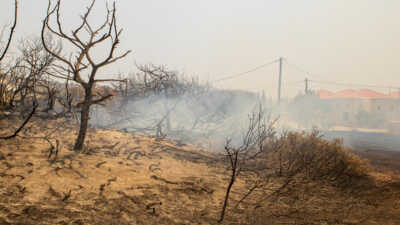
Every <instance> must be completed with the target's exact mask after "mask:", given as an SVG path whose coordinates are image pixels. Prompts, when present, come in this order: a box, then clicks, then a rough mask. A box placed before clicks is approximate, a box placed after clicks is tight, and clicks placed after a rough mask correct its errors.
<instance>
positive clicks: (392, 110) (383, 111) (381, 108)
mask: <svg viewBox="0 0 400 225" xmlns="http://www.w3.org/2000/svg"><path fill="white" fill-rule="evenodd" d="M316 94H317V96H319V98H320V99H321V100H323V101H324V102H327V103H328V104H330V105H331V106H332V110H331V112H329V115H327V119H329V120H332V121H334V123H335V125H343V126H351V127H365V128H390V127H392V126H393V125H394V124H396V123H398V121H400V93H399V92H394V93H391V94H383V93H379V92H376V91H373V90H370V89H360V90H353V89H346V90H342V91H339V92H330V91H328V90H319V91H317V92H316Z"/></svg>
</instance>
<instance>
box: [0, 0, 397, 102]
mask: <svg viewBox="0 0 400 225" xmlns="http://www.w3.org/2000/svg"><path fill="white" fill-rule="evenodd" d="M12 2H13V0H1V1H0V14H1V15H0V24H7V23H9V22H10V19H9V18H8V17H9V16H10V15H11V14H12V5H13V4H12ZM88 2H89V1H87V0H68V1H66V0H63V1H62V4H63V5H62V6H63V10H62V14H63V17H64V21H65V24H66V26H67V27H68V26H69V27H72V26H73V25H74V24H76V22H77V21H78V19H79V17H78V16H79V14H81V13H82V12H83V10H84V8H83V7H84V6H85V5H87V3H88ZM47 3H48V2H47V0H20V7H21V8H20V15H21V16H20V20H19V26H18V28H17V37H16V38H17V39H16V40H19V39H21V38H22V37H24V36H27V35H30V36H33V35H39V34H40V33H39V32H40V28H41V21H42V19H43V17H44V15H45V10H46V7H47ZM104 3H105V0H97V6H98V7H97V8H95V12H96V13H95V15H94V16H93V17H92V19H91V21H94V22H96V21H99V20H101V19H102V17H101V15H104V14H103V13H104V8H103V6H104ZM117 8H118V15H117V16H118V22H119V25H120V27H121V28H123V29H124V32H123V34H122V38H121V45H120V49H131V50H132V51H133V53H132V54H131V55H130V57H128V58H127V59H125V60H124V62H123V63H119V64H117V65H111V68H110V70H108V71H105V72H103V73H109V72H110V71H112V72H118V71H121V72H129V71H133V70H134V66H133V62H134V61H135V60H136V61H137V62H138V63H148V62H151V63H154V64H164V65H167V66H168V67H169V68H171V69H176V70H180V71H182V72H184V73H186V74H187V75H196V76H199V77H200V78H202V79H208V80H216V79H219V78H222V77H224V76H229V75H232V74H236V73H239V72H242V71H246V70H248V69H251V68H254V67H256V66H258V65H261V64H263V63H265V62H268V61H271V60H273V59H275V58H278V57H280V56H282V57H285V58H286V59H287V60H288V62H289V63H294V64H296V65H297V66H299V67H301V68H303V69H305V70H307V71H309V72H311V73H312V74H311V75H305V74H304V73H302V72H300V71H298V70H296V69H294V67H293V66H292V67H290V66H289V65H287V64H284V67H283V72H284V74H283V76H284V86H283V95H284V96H285V95H293V94H296V93H297V92H298V91H300V90H302V89H303V88H304V85H303V84H302V83H292V82H293V81H300V80H303V79H304V78H305V77H306V76H307V77H309V78H310V79H314V80H320V81H335V82H340V83H361V84H372V85H384V86H388V85H392V86H399V87H400V67H399V64H400V63H399V62H400V13H399V12H400V1H399V0H330V1H328V0H301V1H300V0H292V1H289V0H281V1H277V0H275V1H270V0H248V1H244V0H241V1H239V0H201V1H194V0H146V1H143V0H142V1H138V0H136V1H135V0H117ZM17 44H18V42H17V41H16V42H13V45H14V46H16V45H17ZM277 75H278V65H277V64H275V65H273V66H270V67H266V68H264V69H261V70H258V71H256V72H254V73H251V74H248V75H247V76H243V77H241V78H238V79H233V80H229V81H225V82H220V83H217V85H218V86H221V87H225V88H238V89H247V90H256V91H259V90H263V89H264V90H266V92H267V93H268V94H269V95H272V96H275V95H276V88H277ZM311 87H312V88H314V89H318V88H321V87H323V88H328V89H337V88H346V87H336V86H327V85H322V84H316V83H315V84H311ZM381 91H388V89H381Z"/></svg>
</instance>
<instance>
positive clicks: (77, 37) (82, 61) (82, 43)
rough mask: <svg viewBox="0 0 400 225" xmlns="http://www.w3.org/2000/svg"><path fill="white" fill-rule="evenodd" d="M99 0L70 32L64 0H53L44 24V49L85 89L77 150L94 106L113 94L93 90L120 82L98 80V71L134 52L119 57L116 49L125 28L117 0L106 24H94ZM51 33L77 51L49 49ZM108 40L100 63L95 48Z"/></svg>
mask: <svg viewBox="0 0 400 225" xmlns="http://www.w3.org/2000/svg"><path fill="white" fill-rule="evenodd" d="M95 2H96V1H95V0H93V1H92V3H91V4H90V6H89V7H88V8H87V9H86V11H85V13H84V14H83V15H81V23H80V25H79V26H78V27H77V28H75V29H73V30H72V31H71V32H68V33H67V32H66V31H65V30H64V28H63V26H62V23H63V21H62V19H61V13H60V9H61V0H57V1H56V3H55V5H54V6H52V2H51V0H49V5H48V8H47V13H46V17H45V19H44V20H43V24H42V33H41V37H42V42H43V45H44V48H45V49H46V51H48V52H49V53H50V54H52V55H53V56H54V57H56V58H57V59H58V60H59V61H60V62H61V64H62V65H63V66H64V68H65V71H68V72H70V73H71V74H72V77H71V78H68V77H65V76H64V77H63V78H64V79H71V80H73V81H75V82H77V83H79V84H80V86H81V87H82V88H83V89H84V100H83V101H82V102H81V103H79V104H78V106H79V107H80V109H81V111H80V129H79V134H78V137H77V139H76V141H75V146H74V149H75V150H76V151H80V150H81V149H82V147H83V144H84V141H85V136H86V131H87V127H88V121H89V111H90V106H91V105H93V104H98V103H101V102H102V101H104V100H106V99H107V98H109V97H111V95H107V96H101V97H98V98H97V99H94V94H93V92H94V87H95V85H96V83H98V82H110V81H118V80H116V79H96V74H97V72H98V71H99V70H100V69H101V68H103V67H105V66H107V65H109V64H112V63H114V62H116V61H118V60H120V59H122V58H124V57H125V56H127V55H128V54H129V53H130V51H126V52H124V53H122V54H120V55H118V56H115V50H116V48H117V46H118V44H119V42H120V39H119V37H120V35H121V32H122V29H119V28H118V27H117V21H116V8H115V2H114V3H113V5H112V8H111V9H110V8H108V7H107V14H106V16H105V21H104V23H102V24H101V25H100V26H99V27H97V28H94V27H93V25H91V24H90V23H89V20H88V17H89V16H90V14H91V12H92V9H93V6H94V4H95ZM52 19H55V21H54V24H55V25H54V26H53V23H51V20H52ZM47 33H49V34H51V35H54V36H55V37H57V38H59V39H60V40H62V41H64V42H67V43H69V44H70V45H72V46H73V47H74V48H75V49H77V51H76V52H73V53H71V57H70V58H65V57H64V56H62V54H57V53H55V52H53V51H52V50H51V49H50V48H48V45H47V43H46V38H45V36H46V34H47ZM84 37H85V38H84ZM107 41H110V46H109V49H108V53H107V55H106V56H105V57H104V59H103V60H101V61H98V62H96V60H94V58H93V55H92V51H93V50H94V49H96V48H97V47H100V45H104V44H105V43H106V42H107ZM84 75H87V77H84Z"/></svg>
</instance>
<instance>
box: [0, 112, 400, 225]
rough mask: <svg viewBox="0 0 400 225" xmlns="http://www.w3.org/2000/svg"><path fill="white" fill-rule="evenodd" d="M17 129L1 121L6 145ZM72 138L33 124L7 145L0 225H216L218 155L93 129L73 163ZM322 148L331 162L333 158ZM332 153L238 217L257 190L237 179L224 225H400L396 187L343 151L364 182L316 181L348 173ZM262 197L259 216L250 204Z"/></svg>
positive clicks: (59, 127)
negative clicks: (330, 171) (53, 150)
mask: <svg viewBox="0 0 400 225" xmlns="http://www.w3.org/2000/svg"><path fill="white" fill-rule="evenodd" d="M13 126H18V123H16V122H15V120H7V119H3V120H1V121H0V128H1V130H0V135H3V134H5V133H7V132H10V130H11V127H13ZM75 135H76V127H74V126H73V125H71V124H69V123H66V122H65V121H63V120H58V121H41V120H39V119H35V120H34V121H33V123H32V124H30V125H29V127H28V128H27V129H25V130H24V131H22V132H21V136H24V137H25V138H24V137H17V138H16V139H12V140H7V141H6V140H1V141H0V152H1V154H0V224H215V221H216V220H217V218H218V213H219V210H220V207H221V203H222V200H223V196H224V191H225V189H226V185H227V179H228V178H229V177H228V175H227V173H226V171H225V170H224V167H222V164H220V163H219V161H218V160H217V156H216V155H213V154H211V153H207V152H205V151H203V150H201V149H199V148H197V147H195V146H191V145H182V144H180V143H177V142H174V141H167V140H156V139H154V138H150V137H142V136H134V135H132V134H129V133H123V132H120V131H116V130H93V129H91V130H90V131H89V134H88V142H87V143H88V144H87V147H86V148H85V152H84V153H81V154H75V153H74V151H72V147H73V139H74V137H75ZM293 135H295V134H293ZM42 136H47V137H48V139H49V140H50V141H51V143H52V144H53V146H56V140H58V141H59V143H60V147H59V153H58V156H57V158H54V154H53V155H52V156H51V158H50V159H48V156H49V149H50V144H49V143H48V141H46V140H44V139H42V138H39V137H42ZM291 138H292V139H291ZM294 139H296V142H292V144H293V143H297V144H298V145H294V144H293V145H291V147H290V148H288V146H286V148H285V149H287V153H288V155H287V156H291V157H293V156H295V155H294V153H296V154H300V153H301V152H299V151H298V150H300V149H301V148H300V147H299V148H297V150H296V148H295V147H294V146H306V145H307V143H308V144H310V143H311V142H310V143H309V142H307V141H308V138H307V137H306V136H304V135H303V136H296V137H294V136H292V137H288V139H287V140H286V141H288V140H294ZM285 143H286V144H287V142H285ZM300 143H302V144H300ZM320 144H321V145H323V146H325V148H322V149H325V150H326V152H330V151H333V149H335V148H333V146H335V144H329V143H325V142H323V143H320ZM326 145H328V147H326ZM336 145H337V144H336ZM329 146H330V147H329ZM337 146H339V145H337ZM289 149H290V151H289ZM310 149H314V150H315V148H310ZM336 149H337V148H336ZM339 149H340V148H339ZM325 150H324V151H325ZM289 152H291V154H289ZM326 152H322V151H320V152H317V153H318V154H322V155H319V157H322V158H318V159H315V161H313V163H312V164H310V165H313V166H312V167H311V166H309V167H307V168H308V169H307V170H304V171H308V172H307V173H306V172H302V173H301V174H300V175H299V176H296V178H295V179H294V182H293V183H291V184H290V185H288V186H287V187H285V188H284V189H282V191H281V192H280V193H278V194H277V193H274V192H273V190H276V187H279V186H280V184H282V182H284V179H283V178H282V177H279V176H272V177H271V178H270V179H271V180H270V182H269V183H268V185H267V186H265V188H264V189H262V190H261V189H260V190H258V191H256V192H255V193H254V194H253V195H252V196H251V197H249V199H247V200H246V201H245V202H244V203H243V204H241V205H240V207H238V208H237V209H234V208H233V206H234V205H235V204H234V203H236V202H238V200H239V199H240V198H241V197H242V195H243V193H244V192H245V190H246V189H247V188H248V186H249V185H251V184H250V183H248V181H249V180H247V179H245V178H240V179H239V180H238V183H237V184H235V185H236V186H235V187H234V188H233V191H232V204H231V206H232V207H230V208H229V210H228V214H227V218H226V221H225V223H226V224H400V213H399V212H400V209H399V206H400V183H399V181H397V180H396V179H395V178H393V177H392V176H390V175H388V174H386V173H380V172H376V171H373V170H364V169H365V168H367V164H365V163H364V162H363V161H362V160H359V158H358V157H355V156H353V155H349V153H348V152H346V151H345V150H344V149H341V150H340V151H338V156H340V157H341V158H340V159H342V160H345V161H346V165H348V166H347V167H345V168H346V170H345V171H346V172H345V173H343V174H347V175H348V174H351V175H357V176H352V177H358V178H357V182H352V183H351V184H352V185H351V186H347V187H346V188H343V187H342V186H339V185H335V183H332V179H331V178H332V177H331V176H325V175H326V174H327V173H326V172H323V173H322V172H321V173H317V171H316V169H318V168H323V167H322V166H324V165H325V166H327V165H332V167H330V168H343V167H339V166H338V165H340V164H338V165H336V166H337V167H333V165H334V164H333V163H326V160H327V158H323V155H325V153H326ZM302 154H306V153H304V152H303V153H302ZM308 154H309V153H307V154H306V155H304V156H307V157H308V156H310V155H308ZM287 159H289V158H287ZM304 159H305V158H304ZM297 160H299V159H297ZM321 160H322V162H325V163H322V164H321V163H320V162H321ZM299 162H300V161H297V163H298V164H293V165H299ZM304 162H306V161H304ZM307 162H309V161H307ZM332 162H333V161H332ZM337 162H341V161H340V160H338V161H337ZM285 165H286V164H285ZM276 168H278V167H276ZM284 168H287V167H284ZM312 168H314V169H312ZM313 170H314V171H313ZM312 171H313V172H312ZM322 171H324V170H322ZM339 171H341V170H339ZM323 174H325V175H324V176H321V175H323ZM311 175H312V176H311ZM361 175H362V176H361ZM364 175H365V176H364ZM322 177H326V179H322ZM364 177H368V179H363V178H364ZM305 178H310V179H305ZM311 178H312V179H311ZM346 180H347V179H346ZM341 182H343V181H341ZM274 188H275V189H274ZM265 196H269V197H268V198H266V199H265V201H263V202H262V204H259V206H258V207H256V208H255V207H254V204H252V203H254V202H255V201H258V200H260V199H261V198H264V197H265Z"/></svg>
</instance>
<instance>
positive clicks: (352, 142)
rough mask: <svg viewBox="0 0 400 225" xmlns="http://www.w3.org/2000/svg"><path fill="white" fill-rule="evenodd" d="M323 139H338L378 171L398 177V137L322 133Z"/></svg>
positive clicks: (359, 133) (370, 134) (399, 144)
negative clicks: (394, 174)
mask: <svg viewBox="0 0 400 225" xmlns="http://www.w3.org/2000/svg"><path fill="white" fill-rule="evenodd" d="M323 135H324V137H325V138H328V139H333V138H340V139H342V140H343V142H344V144H345V145H346V146H349V147H350V148H351V149H352V150H353V151H354V152H355V153H356V154H357V155H359V156H361V157H362V158H364V159H367V160H368V161H369V162H370V164H371V165H372V166H374V167H375V168H376V169H377V170H379V171H385V172H388V171H392V172H394V173H396V174H397V175H400V136H398V135H393V134H387V133H367V132H359V131H324V132H323Z"/></svg>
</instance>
